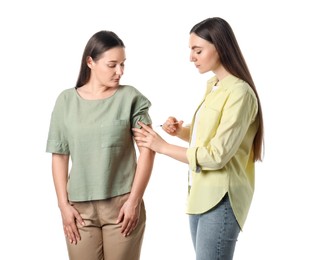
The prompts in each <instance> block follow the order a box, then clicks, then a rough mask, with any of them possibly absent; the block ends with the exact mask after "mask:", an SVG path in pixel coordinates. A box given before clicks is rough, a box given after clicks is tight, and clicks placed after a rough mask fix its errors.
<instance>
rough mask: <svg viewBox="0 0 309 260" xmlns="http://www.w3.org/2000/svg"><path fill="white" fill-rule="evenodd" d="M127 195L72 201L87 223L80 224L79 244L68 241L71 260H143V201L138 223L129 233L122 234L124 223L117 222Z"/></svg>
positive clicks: (144, 216)
mask: <svg viewBox="0 0 309 260" xmlns="http://www.w3.org/2000/svg"><path fill="white" fill-rule="evenodd" d="M128 196H129V194H126V195H122V196H118V197H114V198H111V199H107V200H97V201H89V202H72V203H71V204H72V205H74V207H75V208H76V209H77V211H78V212H79V213H80V215H81V217H82V218H83V220H84V221H85V226H80V225H78V228H79V232H80V235H81V240H80V241H78V242H77V244H76V245H74V244H71V243H70V242H69V241H68V240H67V248H68V253H69V258H70V260H139V259H140V252H141V247H142V242H143V236H144V231H145V222H146V212H145V206H144V202H142V204H141V210H140V218H139V223H138V226H137V227H136V229H135V230H134V231H133V232H132V233H131V234H130V235H129V236H127V237H124V236H123V235H122V234H121V232H120V230H121V223H120V224H115V223H116V220H117V217H118V214H119V211H120V208H121V207H122V205H123V204H124V203H125V201H126V200H127V199H128Z"/></svg>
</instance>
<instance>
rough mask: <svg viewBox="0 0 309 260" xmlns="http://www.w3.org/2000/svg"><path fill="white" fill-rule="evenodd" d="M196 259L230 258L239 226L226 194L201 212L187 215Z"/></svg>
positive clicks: (220, 259)
mask: <svg viewBox="0 0 309 260" xmlns="http://www.w3.org/2000/svg"><path fill="white" fill-rule="evenodd" d="M189 221H190V230H191V237H192V241H193V245H194V249H195V253H196V260H231V259H233V254H234V249H235V245H236V242H237V238H238V235H239V232H240V227H239V225H238V223H237V221H236V218H235V215H234V213H233V210H232V208H231V205H230V201H229V197H228V195H227V194H226V195H225V196H224V198H223V199H222V200H221V202H220V203H219V204H218V205H217V206H216V207H214V208H213V209H211V210H210V211H207V212H205V213H203V214H197V215H189Z"/></svg>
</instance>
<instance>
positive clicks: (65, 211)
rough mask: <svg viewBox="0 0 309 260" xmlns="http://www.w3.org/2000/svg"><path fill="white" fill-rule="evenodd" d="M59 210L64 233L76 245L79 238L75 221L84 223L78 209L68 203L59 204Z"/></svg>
mask: <svg viewBox="0 0 309 260" xmlns="http://www.w3.org/2000/svg"><path fill="white" fill-rule="evenodd" d="M60 211H61V216H62V224H63V231H64V234H65V236H66V237H67V239H68V240H69V242H70V243H71V244H75V245H76V244H77V241H79V240H81V237H80V234H79V231H78V228H77V225H76V223H77V222H78V223H79V224H80V225H82V226H84V225H85V223H84V221H83V219H82V217H81V216H80V214H79V213H78V211H77V210H76V209H75V208H74V206H73V205H71V204H69V203H67V204H65V205H62V206H60Z"/></svg>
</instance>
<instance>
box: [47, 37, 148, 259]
mask: <svg viewBox="0 0 309 260" xmlns="http://www.w3.org/2000/svg"><path fill="white" fill-rule="evenodd" d="M125 60H126V56H125V46H124V44H123V42H122V40H121V39H120V38H119V37H118V36H117V35H116V34H115V33H113V32H111V31H100V32H97V33H96V34H94V35H93V36H92V37H91V38H90V39H89V41H88V43H87V45H86V47H85V50H84V54H83V57H82V61H81V68H80V73H79V77H78V80H77V83H76V86H75V87H74V88H70V89H66V90H64V91H63V92H62V93H60V95H59V96H58V98H57V100H56V104H55V106H54V109H53V112H52V116H51V122H50V129H49V135H48V141H47V148H46V151H47V152H50V153H52V173H53V179H54V185H55V189H56V194H57V199H58V206H59V208H60V211H61V216H62V221H63V229H64V233H65V235H66V239H67V248H68V254H69V258H70V259H74V260H79V259H80V260H86V259H87V260H102V259H113V260H127V259H130V260H138V259H139V258H140V251H141V246H142V241H143V234H144V230H145V221H146V213H145V208H144V203H143V194H144V191H145V189H146V186H147V183H148V181H149V178H150V174H151V171H152V166H153V160H154V152H153V151H151V150H150V149H148V148H143V147H141V148H139V157H138V158H137V155H136V152H135V147H134V139H133V133H132V130H131V128H132V127H138V124H137V122H138V121H141V122H143V123H145V124H146V125H150V124H151V119H150V117H149V114H148V110H149V107H150V105H151V104H150V102H149V100H148V99H147V98H146V97H145V96H143V95H142V94H141V93H140V92H139V91H138V90H137V89H135V88H134V87H132V86H129V85H120V84H119V82H120V79H121V76H122V75H123V72H124V63H125ZM69 158H71V163H72V164H71V169H70V170H69Z"/></svg>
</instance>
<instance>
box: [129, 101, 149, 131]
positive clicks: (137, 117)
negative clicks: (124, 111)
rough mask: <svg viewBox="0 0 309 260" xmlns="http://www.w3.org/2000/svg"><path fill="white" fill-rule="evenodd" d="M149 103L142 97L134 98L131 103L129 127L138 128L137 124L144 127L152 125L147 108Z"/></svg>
mask: <svg viewBox="0 0 309 260" xmlns="http://www.w3.org/2000/svg"><path fill="white" fill-rule="evenodd" d="M150 106H151V102H150V101H149V100H148V99H147V98H146V97H145V96H143V95H139V96H137V97H136V99H135V102H134V103H133V110H132V116H131V125H132V127H137V128H140V125H139V124H138V123H137V122H139V121H140V122H143V123H144V124H146V125H149V124H151V123H152V121H151V118H150V116H149V108H150Z"/></svg>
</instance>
